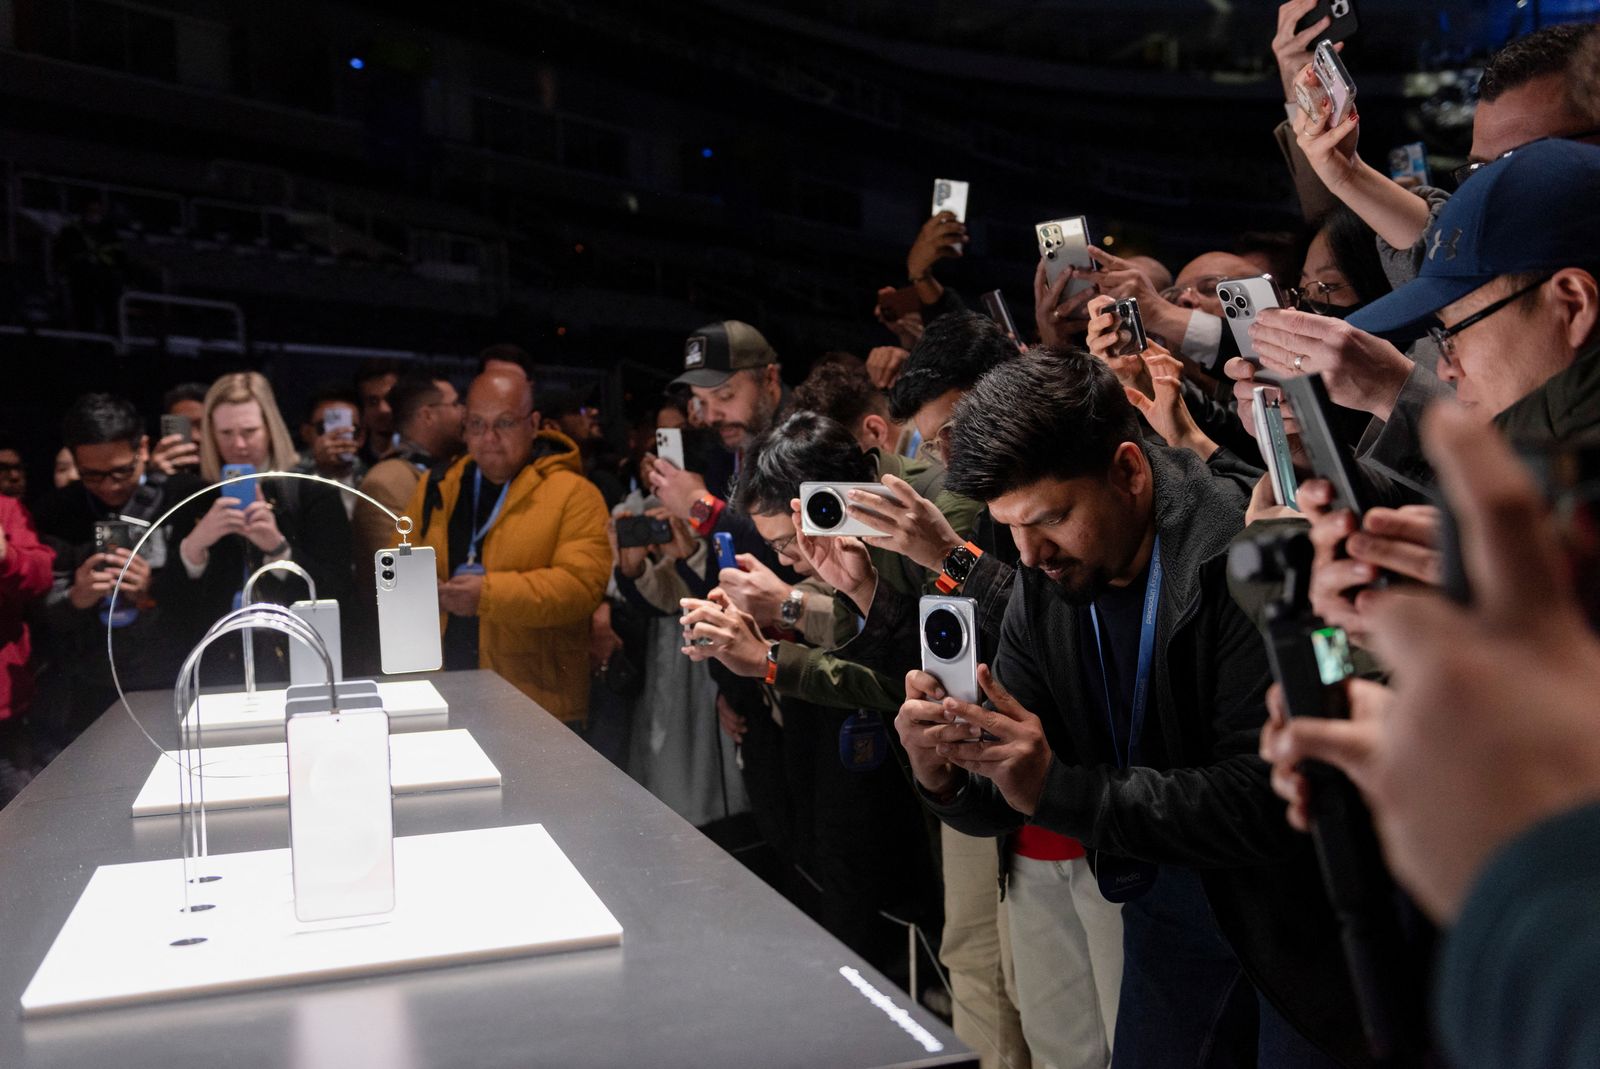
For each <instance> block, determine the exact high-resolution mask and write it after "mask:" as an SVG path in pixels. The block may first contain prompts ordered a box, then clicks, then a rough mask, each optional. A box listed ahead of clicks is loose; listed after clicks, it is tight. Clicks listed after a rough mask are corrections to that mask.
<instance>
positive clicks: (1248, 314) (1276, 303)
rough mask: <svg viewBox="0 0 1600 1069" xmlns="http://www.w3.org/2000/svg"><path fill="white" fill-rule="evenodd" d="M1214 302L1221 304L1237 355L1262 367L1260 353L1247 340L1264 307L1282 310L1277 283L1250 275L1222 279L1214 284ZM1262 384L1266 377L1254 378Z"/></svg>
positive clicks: (1266, 276) (1265, 277) (1267, 278)
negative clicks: (1215, 285) (1215, 287)
mask: <svg viewBox="0 0 1600 1069" xmlns="http://www.w3.org/2000/svg"><path fill="white" fill-rule="evenodd" d="M1217 299H1218V300H1219V301H1221V302H1222V317H1223V318H1224V319H1226V320H1227V321H1228V329H1229V330H1231V331H1232V332H1233V340H1234V341H1236V342H1238V343H1239V355H1240V356H1242V357H1244V358H1245V359H1246V360H1248V361H1250V363H1252V364H1254V365H1256V367H1260V366H1261V354H1260V353H1258V352H1256V347H1255V344H1254V343H1253V342H1252V341H1251V340H1250V325H1251V324H1252V323H1254V322H1255V321H1256V316H1258V315H1260V314H1261V311H1262V309H1265V308H1279V307H1282V302H1281V301H1280V300H1279V299H1278V284H1277V283H1276V282H1274V281H1273V280H1272V276H1271V275H1253V276H1251V277H1249V278H1225V279H1223V280H1222V281H1221V282H1218V283H1217ZM1256 377H1257V378H1259V379H1263V380H1264V381H1275V377H1273V378H1272V379H1271V380H1268V377H1267V376H1263V375H1257V376H1256Z"/></svg>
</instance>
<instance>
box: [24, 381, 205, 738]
mask: <svg viewBox="0 0 1600 1069" xmlns="http://www.w3.org/2000/svg"><path fill="white" fill-rule="evenodd" d="M61 435H62V439H63V440H64V441H65V442H66V443H67V448H68V449H69V450H70V451H71V452H72V457H73V462H74V465H75V466H76V468H77V470H78V473H79V480H78V481H76V482H72V483H69V484H68V485H67V486H65V487H62V488H61V489H59V490H57V491H56V492H55V493H54V495H53V496H52V497H51V498H50V499H49V501H48V502H47V503H46V504H45V506H44V508H43V509H42V511H41V512H40V530H41V532H42V534H43V535H44V537H45V539H46V540H47V541H48V542H49V543H50V544H51V545H52V546H53V547H54V549H55V552H56V571H55V577H54V584H53V586H52V588H51V590H50V594H49V596H48V597H47V598H46V599H45V606H44V620H45V623H46V624H47V625H48V629H49V634H50V640H51V644H52V649H51V653H52V660H53V662H54V668H55V678H53V679H51V680H50V681H49V685H50V688H51V692H52V694H53V695H54V696H55V697H56V699H57V703H58V704H59V705H60V706H61V708H59V709H58V710H55V711H54V715H53V717H52V720H53V725H52V726H53V730H54V731H55V734H56V735H57V738H56V739H55V741H56V742H57V743H59V744H61V745H65V743H66V742H68V741H70V740H71V738H72V737H73V736H75V735H76V734H77V733H78V732H79V731H81V730H83V728H85V727H87V726H88V725H89V723H90V722H91V721H92V720H93V719H94V718H95V717H97V716H99V715H100V714H101V713H102V712H104V711H105V709H106V707H107V706H108V705H110V704H111V702H113V701H114V700H116V687H115V686H114V685H113V684H112V681H111V673H110V668H109V666H108V665H107V663H106V627H107V625H108V624H109V625H110V626H112V627H114V628H116V629H117V635H116V641H117V643H118V646H117V672H118V674H119V675H120V676H121V677H122V682H123V687H124V689H126V690H142V689H147V688H151V687H171V686H172V683H173V680H174V679H175V678H176V676H177V672H178V667H179V664H180V663H181V661H182V659H183V657H184V655H185V654H187V653H188V652H189V648H190V647H191V646H192V645H193V644H194V643H195V642H197V641H198V640H199V638H200V633H201V632H202V631H203V630H204V628H205V626H206V625H207V624H209V623H210V622H211V621H210V619H208V618H204V617H202V616H201V615H200V614H199V612H198V611H197V608H196V602H195V592H194V590H193V584H192V583H190V581H189V579H188V576H187V575H185V574H184V570H183V568H182V566H180V565H179V564H178V562H177V561H176V560H175V559H174V554H175V552H176V550H175V547H176V546H177V545H178V543H179V542H180V541H181V540H182V538H183V536H184V535H185V534H186V533H187V531H188V529H189V527H190V525H192V523H193V517H192V514H187V513H180V514H179V515H178V516H175V517H174V518H173V519H172V520H170V521H169V522H168V524H167V525H166V526H165V527H163V528H160V529H157V530H156V531H155V532H154V533H153V534H152V535H151V537H150V539H149V541H147V542H146V543H145V545H144V548H143V549H142V550H141V551H140V553H139V555H138V556H134V555H133V554H131V553H130V552H129V548H130V547H132V546H133V545H134V544H136V543H137V542H138V540H139V538H140V537H142V536H143V535H144V533H145V531H146V530H147V529H148V527H149V525H151V524H153V523H155V522H156V521H157V520H159V519H160V518H161V517H162V516H163V515H164V514H165V513H166V512H167V511H168V510H169V509H171V508H172V507H173V506H175V505H177V504H178V503H180V502H181V501H183V500H184V499H185V498H187V497H188V496H189V495H191V494H194V493H196V492H198V491H200V490H202V489H203V488H204V486H205V484H204V483H202V482H201V481H200V480H199V479H198V478H196V477H195V476H193V475H186V474H183V473H181V472H179V473H176V474H173V475H163V474H162V473H161V472H159V471H155V470H152V466H151V464H150V438H149V436H148V435H147V434H145V431H144V420H143V419H142V418H141V417H140V415H139V412H138V410H137V409H135V408H134V407H133V403H132V402H130V401H127V400H124V399H123V398H120V397H116V396H113V395H111V394H104V393H92V394H85V395H84V396H82V397H79V398H78V399H77V400H75V401H74V402H73V403H72V405H71V406H70V407H69V408H68V409H67V412H66V415H65V416H64V417H63V419H62V425H61ZM104 521H109V522H113V523H120V524H123V525H124V526H125V529H126V532H127V536H128V542H127V546H119V547H117V548H115V549H112V550H110V551H109V552H102V547H100V546H98V545H96V540H95V524H96V523H97V522H104ZM125 564H126V565H127V566H128V571H127V574H126V575H125V576H123V578H122V587H121V589H120V591H119V592H118V595H117V609H116V612H115V613H114V614H112V613H110V611H109V610H110V606H109V598H110V595H111V589H112V586H113V584H114V583H115V582H116V581H117V576H118V573H119V572H120V571H121V569H122V567H123V565H125Z"/></svg>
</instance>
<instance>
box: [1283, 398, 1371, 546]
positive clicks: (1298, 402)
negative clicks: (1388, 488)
mask: <svg viewBox="0 0 1600 1069" xmlns="http://www.w3.org/2000/svg"><path fill="white" fill-rule="evenodd" d="M1280 388H1281V389H1282V390H1283V392H1284V394H1285V395H1287V396H1288V398H1289V403H1290V405H1291V406H1292V407H1293V408H1294V417H1295V419H1296V421H1298V422H1299V424H1300V444H1301V445H1302V446H1304V447H1305V451H1306V454H1307V456H1309V457H1310V458H1311V470H1312V472H1313V473H1314V474H1315V475H1316V476H1317V477H1318V478H1321V479H1326V480H1328V481H1329V482H1330V483H1332V484H1333V502H1332V503H1331V504H1330V505H1329V508H1330V509H1331V510H1333V511H1338V510H1339V509H1349V510H1350V511H1351V512H1353V513H1355V516H1356V523H1357V524H1359V523H1360V522H1361V517H1362V516H1363V515H1365V514H1366V511H1367V509H1369V508H1371V507H1372V503H1373V502H1372V483H1371V481H1370V480H1368V479H1367V477H1366V475H1365V474H1364V473H1363V472H1362V470H1361V466H1360V465H1359V464H1357V463H1356V455H1355V450H1353V449H1351V448H1350V446H1349V445H1347V444H1346V443H1345V442H1344V441H1343V440H1342V439H1340V438H1339V436H1338V435H1336V434H1335V433H1334V429H1333V423H1332V421H1331V416H1332V413H1333V402H1332V401H1331V400H1330V399H1329V397H1328V388H1327V386H1325V385H1324V384H1323V382H1322V376H1321V375H1299V376H1296V377H1294V378H1288V379H1284V380H1283V382H1282V384H1281V387H1280Z"/></svg>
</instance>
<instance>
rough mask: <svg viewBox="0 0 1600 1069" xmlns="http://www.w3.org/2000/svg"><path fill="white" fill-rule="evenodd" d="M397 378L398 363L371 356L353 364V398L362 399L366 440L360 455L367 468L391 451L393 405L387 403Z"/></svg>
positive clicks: (362, 420)
mask: <svg viewBox="0 0 1600 1069" xmlns="http://www.w3.org/2000/svg"><path fill="white" fill-rule="evenodd" d="M399 378H400V365H399V364H397V363H396V362H395V361H393V360H386V359H383V358H379V357H374V358H373V359H370V360H363V361H362V362H361V365H360V366H359V367H357V368H356V374H355V388H356V398H357V400H359V401H360V402H361V421H360V422H361V426H363V427H365V428H366V430H367V442H366V445H364V446H363V447H362V449H361V459H362V460H363V461H364V462H365V463H366V465H367V466H368V467H369V468H370V467H371V466H372V465H374V464H376V463H377V462H378V461H380V460H382V459H383V458H384V457H387V456H389V455H390V454H391V453H393V452H394V409H393V408H391V407H390V406H389V391H390V390H392V389H394V384H395V382H396V381H397V380H398V379H399Z"/></svg>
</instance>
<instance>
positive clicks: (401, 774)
mask: <svg viewBox="0 0 1600 1069" xmlns="http://www.w3.org/2000/svg"><path fill="white" fill-rule="evenodd" d="M287 751H288V746H287V744H285V743H281V742H263V743H258V744H255V745H252V746H213V747H207V748H206V751H205V755H204V756H205V761H204V764H201V763H200V757H199V756H198V755H197V753H196V751H194V750H190V751H188V753H189V760H190V761H193V762H195V763H196V764H195V776H194V778H195V781H196V782H195V789H196V791H197V792H198V791H204V792H205V801H206V811H207V812H211V811H212V810H217V809H246V808H249V807H250V806H258V805H284V804H286V803H287V802H288V801H289V766H288V755H287ZM179 752H180V751H177V750H167V751H165V756H163V757H159V758H157V759H156V765H155V767H154V768H152V769H151V770H150V775H149V777H148V778H147V779H146V780H145V781H144V786H143V787H141V788H140V789H139V796H138V797H137V798H135V799H134V800H133V810H132V814H133V816H136V817H152V816H162V815H169V814H174V813H177V812H178V809H179V798H178V785H179V781H180V779H181V778H182V777H181V774H180V772H179V771H178V763H177V762H178V754H179ZM202 780H203V781H204V782H201V781H202ZM389 782H390V785H391V786H392V787H393V788H394V793H395V794H423V793H425V792H427V791H451V790H457V789H460V788H465V787H498V786H500V770H499V769H498V768H495V767H494V762H493V761H490V760H489V755H488V754H486V753H484V752H483V747H481V746H479V745H478V742H477V740H476V739H474V738H473V737H472V733H471V732H469V731H468V730H466V729H465V728H453V729H450V730H448V731H411V732H406V733H404V734H400V735H390V736H389Z"/></svg>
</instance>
